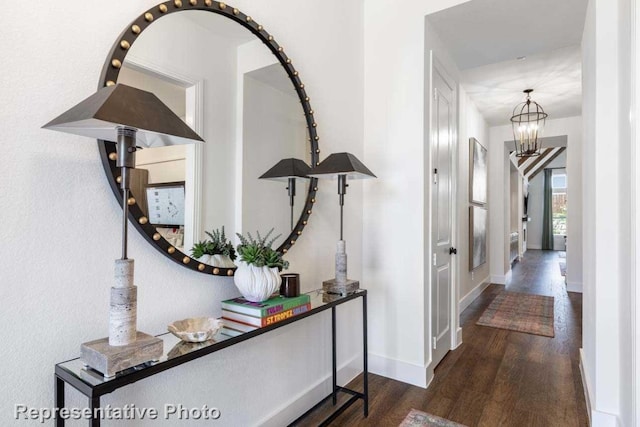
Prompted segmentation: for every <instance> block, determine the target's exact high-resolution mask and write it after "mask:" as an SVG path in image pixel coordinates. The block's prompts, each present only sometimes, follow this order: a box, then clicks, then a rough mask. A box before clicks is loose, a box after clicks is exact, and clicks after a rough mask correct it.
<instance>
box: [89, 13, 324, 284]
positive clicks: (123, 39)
mask: <svg viewBox="0 0 640 427" xmlns="http://www.w3.org/2000/svg"><path fill="white" fill-rule="evenodd" d="M185 10H202V11H205V12H211V13H217V14H218V15H222V16H224V17H225V18H228V19H231V20H232V21H235V22H237V23H238V24H240V25H242V26H243V27H245V28H247V29H248V30H249V31H251V32H252V33H253V34H254V35H255V36H256V37H258V38H259V39H260V40H261V41H262V42H263V43H264V44H265V45H266V46H267V48H269V50H271V52H272V53H273V54H274V55H275V56H276V58H278V61H279V62H280V64H281V65H282V67H283V68H284V70H285V71H286V73H287V75H288V76H289V79H290V80H291V82H292V84H293V86H294V89H295V91H296V93H297V94H298V98H299V99H300V103H301V104H302V109H303V111H304V115H305V118H306V122H307V128H308V132H309V139H308V142H309V143H310V147H311V162H312V166H316V165H317V164H318V163H319V157H320V149H319V148H318V141H319V139H320V138H319V137H318V133H317V124H316V122H315V120H314V118H313V110H312V109H311V104H310V99H309V96H308V95H307V93H306V91H305V87H304V84H303V83H302V81H301V79H300V76H299V74H298V71H297V70H296V69H295V67H294V66H293V63H292V62H291V58H289V57H288V56H287V54H286V53H285V52H284V48H283V47H282V46H281V45H279V44H278V42H276V40H275V38H274V37H273V35H271V34H269V33H268V32H267V31H266V30H265V29H264V28H263V26H262V25H260V24H258V23H257V22H255V21H254V20H253V18H251V16H248V15H245V14H244V13H242V12H241V11H240V10H238V9H236V8H234V7H232V6H230V5H228V4H226V3H222V2H217V1H213V0H188V1H186V0H185V1H184V2H183V1H181V0H174V1H166V2H163V3H160V4H158V5H156V6H154V7H152V8H151V9H149V10H147V11H146V12H144V13H143V14H141V15H140V16H138V17H137V18H136V19H135V20H134V21H133V22H132V23H131V25H129V26H128V27H127V28H126V29H125V30H124V31H123V32H122V33H121V34H120V36H119V37H118V40H117V41H116V43H115V44H114V45H113V47H112V48H111V51H110V52H109V56H108V57H107V60H106V61H105V64H104V66H103V68H102V74H101V75H100V82H99V85H98V88H102V87H104V86H112V85H115V83H116V81H117V80H118V74H119V73H120V69H121V68H122V63H123V62H124V59H125V58H126V56H127V53H128V51H129V49H130V48H131V46H133V44H134V43H135V41H136V40H137V38H138V37H139V36H140V35H141V34H142V33H143V32H144V31H145V30H146V29H147V28H148V27H149V26H150V25H151V24H153V22H154V21H156V20H157V19H161V18H162V17H164V16H167V15H170V14H172V13H177V12H181V11H185ZM98 148H99V150H100V156H101V157H102V165H103V167H104V170H105V173H106V175H107V179H108V180H109V184H110V186H111V189H112V190H113V193H114V195H115V196H116V199H117V200H118V202H119V203H120V204H122V192H121V189H120V186H119V183H120V179H121V178H120V169H119V168H117V167H116V158H117V155H116V145H115V144H113V143H110V142H106V141H102V140H98ZM317 191H318V179H317V178H312V179H311V181H310V183H309V192H308V194H307V199H306V202H305V207H304V210H303V211H302V214H301V215H300V218H299V219H298V222H297V223H296V225H295V227H294V228H293V230H292V231H291V234H290V235H289V236H288V237H287V239H286V240H285V241H284V243H283V244H282V245H281V246H280V247H279V248H278V249H277V250H278V252H280V253H283V254H285V253H287V252H288V251H289V250H290V249H291V247H292V246H293V245H294V244H295V243H296V241H297V240H298V238H299V237H300V235H302V230H303V229H304V227H305V226H306V225H307V222H308V221H309V217H310V216H311V213H312V209H313V204H314V203H315V201H316V200H315V197H316V192H317ZM127 203H128V204H129V220H130V221H131V222H132V223H133V224H134V226H135V228H136V229H137V230H138V231H139V232H140V233H141V234H142V235H143V236H144V237H145V239H146V240H147V241H148V242H149V243H150V244H151V245H153V246H154V247H155V248H156V249H157V250H158V251H160V252H161V253H162V254H163V255H165V256H166V257H168V258H170V259H171V260H173V261H175V262H176V263H178V264H180V265H182V266H184V267H186V268H189V269H191V270H195V271H198V272H201V273H205V274H212V275H216V276H233V274H234V271H235V268H218V267H213V266H211V265H208V264H203V263H201V262H199V261H198V260H196V259H194V258H192V257H190V256H189V255H187V254H185V253H183V252H181V251H179V250H178V249H177V248H175V247H174V246H172V245H171V244H169V242H168V241H167V240H165V239H164V238H163V237H162V236H161V235H160V233H158V232H157V230H156V228H155V227H154V226H153V225H152V224H150V223H149V219H148V218H147V217H146V216H144V213H143V211H142V209H141V208H140V206H139V205H138V204H137V202H136V200H135V199H134V198H133V197H132V198H130V199H129V200H128V202H127Z"/></svg>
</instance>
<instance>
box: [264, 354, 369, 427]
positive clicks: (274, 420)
mask: <svg viewBox="0 0 640 427" xmlns="http://www.w3.org/2000/svg"><path fill="white" fill-rule="evenodd" d="M361 373H362V358H361V355H357V356H355V357H353V358H352V359H350V360H348V361H347V362H345V363H343V364H342V365H341V366H339V367H338V384H347V383H349V382H350V381H351V380H353V379H354V378H355V377H357V376H358V375H360V374H361ZM331 387H332V378H331V374H329V375H327V376H325V377H324V378H323V379H321V380H320V381H318V382H316V383H315V384H314V385H312V386H311V387H310V388H308V389H306V390H305V391H303V392H302V393H300V394H298V395H297V396H295V397H294V398H293V399H290V400H289V401H288V402H287V403H285V404H284V405H282V406H280V407H279V408H278V409H276V410H275V411H273V412H272V413H271V414H269V415H267V416H266V417H264V418H263V419H262V420H261V421H260V422H258V423H256V425H259V426H266V427H271V426H273V427H279V426H285V425H289V423H291V422H292V421H293V420H295V419H296V418H298V417H299V416H300V415H302V414H304V413H305V412H306V411H308V410H309V408H312V407H313V405H315V404H316V403H318V402H319V401H320V400H322V399H324V398H325V397H327V396H328V395H329V393H331Z"/></svg>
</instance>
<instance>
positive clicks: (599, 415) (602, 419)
mask: <svg viewBox="0 0 640 427" xmlns="http://www.w3.org/2000/svg"><path fill="white" fill-rule="evenodd" d="M584 365H585V361H584V351H583V350H582V349H580V375H581V376H582V387H583V389H584V400H585V403H586V405H587V414H588V415H589V425H591V426H594V427H620V419H619V418H618V417H617V416H616V415H614V414H610V413H608V412H602V411H598V410H596V409H594V408H593V391H592V389H591V388H592V385H591V381H590V378H589V376H588V375H587V369H586V368H585V366H584Z"/></svg>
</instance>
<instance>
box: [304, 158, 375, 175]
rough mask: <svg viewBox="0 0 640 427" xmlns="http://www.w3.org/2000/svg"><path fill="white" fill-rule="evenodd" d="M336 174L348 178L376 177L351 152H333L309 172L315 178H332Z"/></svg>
mask: <svg viewBox="0 0 640 427" xmlns="http://www.w3.org/2000/svg"><path fill="white" fill-rule="evenodd" d="M338 175H346V176H348V177H349V178H350V179H363V178H376V176H375V175H374V174H373V172H371V171H370V170H369V168H367V167H366V166H365V165H364V164H363V163H362V162H361V161H360V160H358V158H357V157H356V156H354V155H353V154H351V153H333V154H331V155H329V157H327V158H326V159H324V160H323V161H322V162H321V163H320V164H319V165H318V166H316V167H315V168H313V169H312V170H311V173H310V174H309V176H311V177H316V178H332V177H335V176H338Z"/></svg>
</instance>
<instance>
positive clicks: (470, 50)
mask: <svg viewBox="0 0 640 427" xmlns="http://www.w3.org/2000/svg"><path fill="white" fill-rule="evenodd" d="M587 2H588V0H560V1H558V0H472V1H469V2H466V3H463V4H460V5H458V6H455V7H452V8H449V9H445V10H442V11H440V12H437V13H434V14H432V15H429V17H428V19H429V21H430V22H431V24H432V25H433V27H434V29H435V30H436V32H437V33H438V35H439V36H440V38H441V39H442V41H443V42H444V44H445V46H446V47H447V49H448V50H449V52H450V53H451V55H452V56H453V59H454V60H455V61H456V63H457V65H458V68H460V69H461V70H467V69H469V68H474V67H480V66H482V65H487V64H493V63H496V62H502V61H506V60H508V59H515V58H517V57H519V56H529V55H535V54H538V53H541V52H547V51H550V50H555V49H559V48H561V47H566V46H575V45H579V44H580V42H581V40H582V30H583V28H584V20H585V15H586V10H587Z"/></svg>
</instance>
